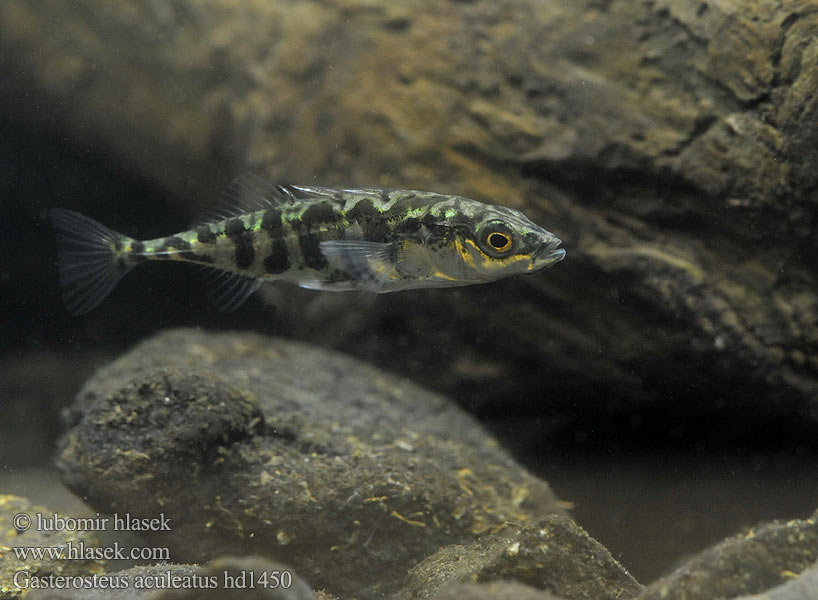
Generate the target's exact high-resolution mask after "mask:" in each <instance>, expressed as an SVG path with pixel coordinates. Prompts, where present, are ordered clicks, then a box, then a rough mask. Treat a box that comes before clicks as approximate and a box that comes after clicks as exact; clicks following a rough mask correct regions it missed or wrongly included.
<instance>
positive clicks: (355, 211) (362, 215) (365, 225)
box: [346, 198, 391, 242]
mask: <svg viewBox="0 0 818 600" xmlns="http://www.w3.org/2000/svg"><path fill="white" fill-rule="evenodd" d="M346 216H347V219H348V220H349V222H350V223H351V222H353V221H354V222H356V223H358V225H360V227H361V229H362V230H363V234H364V239H365V240H366V241H369V242H385V241H387V239H388V238H389V234H390V233H391V229H390V227H389V220H388V219H387V218H386V216H384V214H383V213H382V212H381V211H379V210H378V209H377V208H375V207H374V206H373V205H372V200H370V199H369V198H366V199H364V200H361V201H360V202H358V204H356V205H355V206H353V207H352V208H351V209H350V210H349V211H347V214H346Z"/></svg>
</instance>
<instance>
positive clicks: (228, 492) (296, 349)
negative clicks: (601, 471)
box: [58, 330, 562, 598]
mask: <svg viewBox="0 0 818 600" xmlns="http://www.w3.org/2000/svg"><path fill="white" fill-rule="evenodd" d="M66 419H67V423H68V426H69V429H68V431H67V432H66V433H65V435H64V436H63V438H62V440H61V452H60V455H59V459H58V464H59V467H60V469H61V471H62V473H63V477H64V481H65V482H66V484H67V485H68V486H69V487H70V488H71V489H73V490H74V491H76V492H77V493H78V494H81V495H82V496H83V497H84V498H86V499H87V501H88V502H89V503H91V504H92V505H93V506H94V507H95V508H97V509H99V510H103V511H108V512H119V513H125V512H127V513H130V515H131V517H132V518H136V519H154V518H158V517H160V516H161V515H164V516H165V517H166V518H168V519H169V520H170V527H169V528H170V531H156V532H142V533H143V534H144V535H147V537H148V539H149V540H151V543H157V544H160V543H161V545H162V546H168V547H170V548H171V550H172V560H174V561H190V562H204V561H206V560H208V559H210V558H212V557H213V556H217V555H220V554H224V553H236V554H247V553H258V554H262V555H265V556H270V557H273V558H277V559H280V560H283V561H285V562H287V563H288V564H291V565H293V567H294V568H295V569H297V571H298V572H299V573H300V574H301V575H303V576H304V577H305V578H307V579H308V580H309V581H310V582H311V583H312V584H313V585H314V586H315V587H317V588H321V587H325V588H326V589H327V590H328V591H330V592H332V593H335V594H338V595H339V596H342V597H343V596H344V595H346V594H354V595H356V597H359V598H380V597H385V596H387V595H388V594H389V593H392V592H394V591H395V590H396V589H397V586H398V585H399V584H400V582H401V581H402V580H403V578H404V576H405V574H406V571H407V570H408V569H409V568H410V567H411V566H412V565H413V564H415V563H417V562H418V561H420V560H422V559H423V558H424V557H426V556H427V555H429V554H431V553H432V552H434V551H435V550H437V549H438V548H440V547H441V546H445V545H448V544H453V543H455V544H463V543H468V542H471V541H472V540H474V539H475V538H476V537H477V536H478V535H480V534H482V533H485V532H488V531H490V530H492V529H494V528H496V527H498V526H501V525H503V524H507V523H512V524H524V523H527V522H531V521H533V520H534V519H536V518H538V517H541V516H543V515H547V514H551V513H558V512H562V508H561V506H560V503H559V502H558V500H557V498H556V497H555V496H554V494H553V493H552V492H551V490H550V488H549V486H548V484H547V483H545V482H544V481H542V480H540V479H538V478H536V477H534V476H532V475H530V474H529V473H528V472H527V471H526V470H525V469H524V468H522V467H521V466H520V465H518V464H517V463H516V462H515V461H514V460H513V459H512V458H511V457H510V456H509V454H508V453H507V452H505V451H504V450H503V449H502V448H500V447H499V446H498V445H497V443H496V441H495V440H494V439H493V438H492V437H491V436H490V435H488V434H487V433H486V432H485V431H484V430H483V429H482V428H481V427H480V425H479V424H478V423H477V422H476V421H475V420H474V419H473V418H472V417H470V416H469V415H467V414H466V413H465V412H463V411H462V410H461V409H459V408H457V407H456V406H455V405H454V404H453V403H451V402H449V401H448V400H447V399H445V398H444V397H441V396H440V395H437V394H434V393H431V392H428V391H426V390H424V389H422V388H420V387H418V386H416V385H413V384H411V383H409V382H407V381H405V380H403V379H400V378H398V377H395V376H392V375H389V374H387V373H384V372H382V371H379V370H377V369H375V368H373V367H371V366H368V365H366V364H362V363H360V362H358V361H356V360H354V359H352V358H349V357H347V356H344V355H341V354H338V353H336V352H329V351H326V350H322V349H319V348H316V347H313V346H310V345H307V344H303V343H296V342H292V341H287V340H283V339H271V338H267V337H264V336H260V335H254V334H208V333H204V332H201V331H195V330H174V331H169V332H166V333H163V334H160V335H158V336H156V337H154V338H152V339H150V340H148V341H146V342H143V343H142V344H140V345H139V346H137V347H136V348H135V349H134V350H132V351H131V352H129V353H128V354H126V355H125V356H123V357H122V358H120V359H119V360H117V361H115V362H114V363H112V364H111V365H109V366H107V367H106V368H104V369H102V370H101V371H100V372H98V373H97V374H96V375H95V376H94V377H93V378H92V379H91V380H90V381H89V382H88V383H87V384H86V385H85V387H84V388H83V390H82V391H81V392H80V394H79V395H78V397H77V401H76V403H75V405H74V406H73V407H72V408H71V409H70V410H69V411H68V412H67V414H66Z"/></svg>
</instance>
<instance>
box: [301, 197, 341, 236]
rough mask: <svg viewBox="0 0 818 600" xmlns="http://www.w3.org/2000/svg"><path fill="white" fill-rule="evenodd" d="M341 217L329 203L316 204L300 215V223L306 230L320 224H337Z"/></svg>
mask: <svg viewBox="0 0 818 600" xmlns="http://www.w3.org/2000/svg"><path fill="white" fill-rule="evenodd" d="M341 219H343V216H342V215H341V214H340V213H338V212H336V211H335V209H334V208H333V207H332V205H331V204H330V203H329V202H318V203H316V204H313V205H311V206H310V207H309V208H307V210H305V211H304V213H303V214H302V215H301V223H302V225H303V226H304V227H306V228H307V229H308V230H312V228H313V227H314V226H315V225H321V224H322V223H328V224H329V223H337V222H338V221H340V220H341Z"/></svg>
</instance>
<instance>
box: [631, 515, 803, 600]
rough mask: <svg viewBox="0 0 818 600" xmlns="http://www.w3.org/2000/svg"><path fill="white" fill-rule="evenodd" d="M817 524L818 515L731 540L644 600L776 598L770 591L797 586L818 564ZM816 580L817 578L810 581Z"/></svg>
mask: <svg viewBox="0 0 818 600" xmlns="http://www.w3.org/2000/svg"><path fill="white" fill-rule="evenodd" d="M816 519H818V513H815V514H814V515H812V517H810V518H809V519H804V520H794V521H787V522H783V521H773V522H770V523H765V524H762V525H758V526H756V527H753V528H750V529H748V530H746V531H745V532H743V533H741V534H739V535H737V536H735V537H732V538H728V539H726V540H725V541H723V542H721V543H720V544H717V545H716V546H714V547H712V548H710V549H709V550H706V551H704V552H702V553H701V554H700V555H698V556H696V557H695V558H693V559H691V560H689V561H687V562H686V563H685V564H684V565H682V566H681V567H679V568H678V569H676V570H675V571H674V572H673V573H671V574H669V575H667V576H666V577H663V578H662V579H660V580H658V581H655V582H654V583H652V584H651V585H649V586H648V587H647V588H646V589H645V591H644V592H643V593H642V594H641V595H640V596H639V600H699V599H701V600H705V599H716V598H735V597H737V596H741V595H747V594H760V593H764V594H767V593H772V590H770V591H769V592H765V590H769V589H770V588H772V587H773V586H777V585H779V584H782V583H784V582H789V581H791V580H792V579H793V578H795V577H798V575H799V573H801V572H802V571H805V570H806V569H808V568H809V567H811V566H812V565H813V564H814V563H815V562H816V560H818V522H817V521H816ZM810 578H814V573H813V574H812V575H810V576H809V577H808V579H807V580H809V579H810ZM796 581H797V580H796ZM793 583H794V582H793ZM800 585H802V584H799V586H800ZM803 585H806V584H803ZM799 586H796V587H794V588H791V589H792V590H797V589H798V588H799ZM776 593H779V592H776ZM782 593H783V592H782ZM787 593H789V592H787ZM763 597H764V598H767V596H766V595H764V596H763ZM781 597H782V598H786V597H787V596H781ZM795 597H796V598H797V596H795ZM770 598H779V596H775V595H773V596H770Z"/></svg>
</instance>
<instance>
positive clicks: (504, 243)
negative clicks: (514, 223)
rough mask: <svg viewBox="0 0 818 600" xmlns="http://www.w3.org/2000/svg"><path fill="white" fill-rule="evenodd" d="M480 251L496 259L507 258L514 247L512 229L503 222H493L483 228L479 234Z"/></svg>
mask: <svg viewBox="0 0 818 600" xmlns="http://www.w3.org/2000/svg"><path fill="white" fill-rule="evenodd" d="M477 240H478V242H479V243H480V249H481V250H482V251H483V252H485V253H486V254H488V255H489V256H492V257H494V258H501V257H503V256H506V255H507V254H508V253H509V252H510V251H511V248H512V247H513V246H514V235H513V234H512V232H511V228H509V227H508V225H506V224H505V223H503V222H502V221H493V222H491V223H487V224H486V225H485V226H483V227H482V228H481V229H480V231H479V232H478V234H477Z"/></svg>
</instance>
